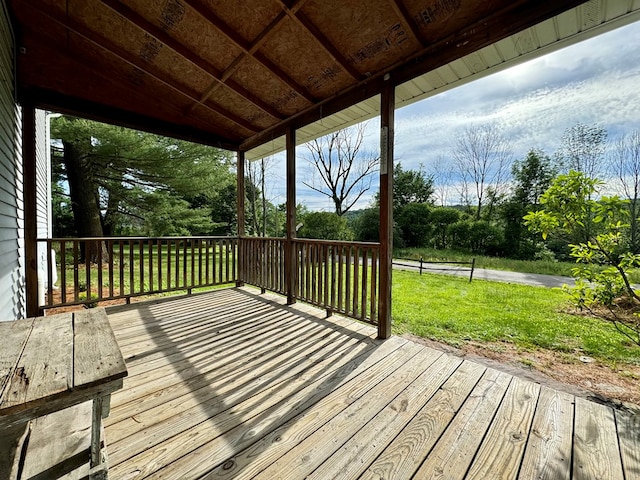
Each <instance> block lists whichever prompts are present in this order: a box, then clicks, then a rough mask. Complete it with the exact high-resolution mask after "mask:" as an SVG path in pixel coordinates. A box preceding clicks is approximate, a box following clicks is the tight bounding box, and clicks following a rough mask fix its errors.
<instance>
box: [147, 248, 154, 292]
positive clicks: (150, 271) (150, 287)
mask: <svg viewBox="0 0 640 480" xmlns="http://www.w3.org/2000/svg"><path fill="white" fill-rule="evenodd" d="M147 252H148V255H149V289H148V291H149V292H153V240H151V239H149V240H148V241H147Z"/></svg>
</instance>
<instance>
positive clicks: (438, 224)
mask: <svg viewBox="0 0 640 480" xmlns="http://www.w3.org/2000/svg"><path fill="white" fill-rule="evenodd" d="M458 220H460V212H459V211H458V210H456V209H455V208H450V207H438V208H434V209H432V210H431V214H430V222H431V224H432V225H433V240H434V244H435V246H436V248H448V247H449V234H448V232H449V225H452V224H454V223H456V222H457V221H458Z"/></svg>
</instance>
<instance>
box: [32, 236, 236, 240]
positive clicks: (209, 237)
mask: <svg viewBox="0 0 640 480" xmlns="http://www.w3.org/2000/svg"><path fill="white" fill-rule="evenodd" d="M237 239H238V237H237V236H228V237H227V236H214V235H211V236H209V235H191V236H175V237H173V236H167V237H125V236H122V237H60V238H38V239H37V241H38V242H47V241H51V242H73V241H76V242H89V241H91V242H95V241H101V242H107V241H119V240H122V241H127V242H128V241H141V240H144V241H148V240H237Z"/></svg>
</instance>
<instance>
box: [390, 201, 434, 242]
mask: <svg viewBox="0 0 640 480" xmlns="http://www.w3.org/2000/svg"><path fill="white" fill-rule="evenodd" d="M430 213H431V208H430V207H429V205H427V204H426V203H409V204H408V205H405V206H404V207H402V209H401V210H400V213H399V215H398V218H397V224H398V229H399V230H400V233H401V235H402V239H403V240H404V244H405V245H406V246H407V247H420V246H423V245H426V243H427V241H428V238H429V233H430V232H431V222H430V219H429V216H430Z"/></svg>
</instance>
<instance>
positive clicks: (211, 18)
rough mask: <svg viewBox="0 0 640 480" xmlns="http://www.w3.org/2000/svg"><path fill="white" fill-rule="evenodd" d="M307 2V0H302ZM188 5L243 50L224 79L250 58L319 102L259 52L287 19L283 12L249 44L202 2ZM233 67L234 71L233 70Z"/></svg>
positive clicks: (195, 0) (299, 91) (306, 97)
mask: <svg viewBox="0 0 640 480" xmlns="http://www.w3.org/2000/svg"><path fill="white" fill-rule="evenodd" d="M302 1H306V0H302ZM185 3H187V4H188V5H189V6H190V7H191V8H192V9H193V10H194V11H195V12H197V13H198V14H199V15H200V16H202V17H203V18H204V19H205V20H207V21H208V22H209V23H211V25H213V26H214V27H216V28H217V29H218V30H219V31H220V32H221V33H222V34H223V35H224V36H225V37H227V39H228V40H229V41H230V42H232V43H233V44H235V45H236V46H237V47H239V48H240V49H241V50H242V52H243V53H242V55H240V56H239V57H237V58H236V60H234V61H233V62H232V63H231V65H230V66H229V67H227V68H226V69H225V71H224V72H223V74H222V78H224V77H225V74H227V78H228V77H230V76H231V75H232V74H233V73H235V71H236V70H237V69H238V67H239V66H240V65H241V64H242V61H244V60H245V59H248V58H253V59H255V60H256V61H257V62H258V63H260V64H262V66H263V67H265V68H266V69H267V70H269V71H270V72H271V74H272V75H273V76H274V77H276V78H278V79H279V80H280V81H281V82H283V83H284V84H285V85H287V86H288V87H289V88H291V89H292V90H293V91H294V92H296V93H297V94H298V95H300V96H301V97H302V98H304V99H305V100H307V101H308V102H309V103H315V101H316V100H317V99H316V98H315V97H314V96H313V95H311V93H310V92H309V91H308V90H307V89H305V88H304V87H303V86H302V85H300V84H298V83H297V82H296V81H295V80H293V79H292V78H291V77H290V76H289V75H287V74H286V73H285V72H284V71H283V70H282V69H281V68H280V67H278V66H277V65H275V64H274V63H273V62H271V61H270V60H268V59H267V58H266V57H265V56H264V55H262V54H260V52H258V49H259V48H260V46H262V44H263V43H264V42H265V41H266V40H267V39H268V38H269V36H270V35H271V34H272V33H273V32H274V31H275V27H276V26H277V25H278V24H279V23H280V22H281V21H282V20H283V19H285V18H287V16H286V14H285V13H284V12H282V13H281V14H279V15H278V16H277V17H276V18H275V19H274V21H272V22H271V23H270V24H269V25H268V26H267V27H266V28H265V29H264V30H263V31H262V32H261V33H260V34H259V35H258V36H257V37H256V40H255V41H254V42H252V43H250V44H249V43H247V42H246V41H245V40H244V39H243V38H242V37H241V36H240V35H239V34H238V33H237V32H235V30H233V29H232V28H231V27H230V26H229V25H227V24H226V23H225V22H224V21H223V20H222V19H221V18H220V17H218V15H216V14H215V13H214V12H213V11H211V10H210V9H209V8H207V7H206V6H205V5H204V4H203V3H202V2H201V1H200V0H186V1H185ZM232 67H233V70H232ZM217 88H218V87H217V86H213V85H212V86H211V88H210V89H209V90H208V91H209V95H211V94H212V93H213V92H214V91H215V90H216V89H217Z"/></svg>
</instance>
